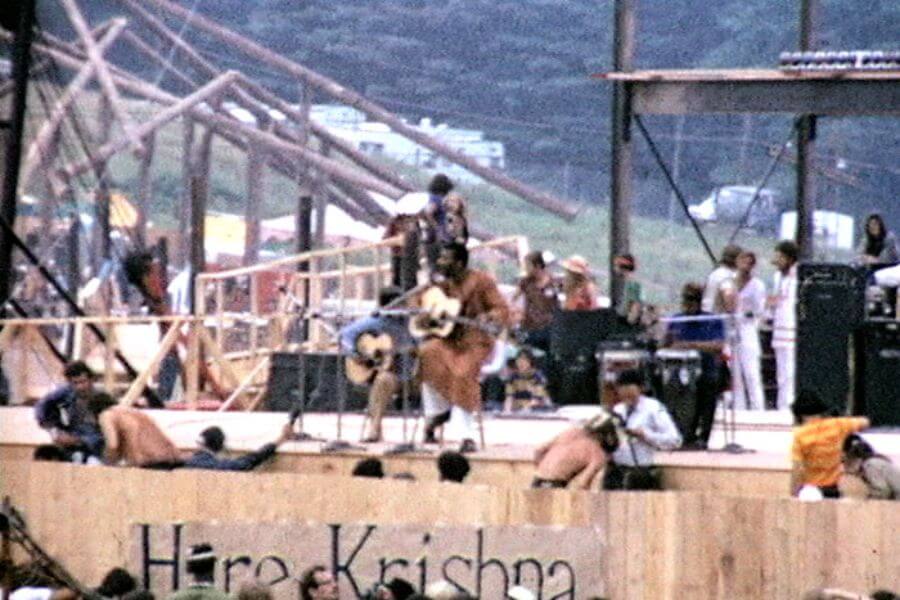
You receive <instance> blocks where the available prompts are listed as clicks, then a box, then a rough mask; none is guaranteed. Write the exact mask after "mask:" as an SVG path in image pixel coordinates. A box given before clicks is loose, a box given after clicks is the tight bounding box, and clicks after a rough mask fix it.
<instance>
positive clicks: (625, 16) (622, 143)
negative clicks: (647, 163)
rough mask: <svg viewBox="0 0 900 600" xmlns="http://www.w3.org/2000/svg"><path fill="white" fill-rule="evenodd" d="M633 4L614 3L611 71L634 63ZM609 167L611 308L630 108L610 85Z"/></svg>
mask: <svg viewBox="0 0 900 600" xmlns="http://www.w3.org/2000/svg"><path fill="white" fill-rule="evenodd" d="M634 10H635V0H615V15H616V23H615V31H614V35H613V40H614V41H613V43H614V47H613V70H614V71H616V72H622V71H630V70H631V69H632V68H633V63H634V32H635V14H634ZM612 127H613V132H612V165H611V167H610V193H609V196H610V203H609V281H610V288H611V289H610V298H611V299H612V301H613V304H614V305H615V303H616V302H618V299H619V298H620V297H621V291H622V288H623V286H624V281H623V280H622V278H621V277H619V275H618V274H617V273H616V271H615V269H614V268H613V259H614V258H615V256H616V255H617V254H625V253H627V252H629V251H630V250H629V248H630V245H631V242H630V237H631V236H630V233H629V230H630V227H631V176H632V168H631V166H632V145H631V140H632V137H631V105H630V101H629V97H628V89H627V88H626V87H625V84H624V83H621V82H616V83H615V84H613V98H612Z"/></svg>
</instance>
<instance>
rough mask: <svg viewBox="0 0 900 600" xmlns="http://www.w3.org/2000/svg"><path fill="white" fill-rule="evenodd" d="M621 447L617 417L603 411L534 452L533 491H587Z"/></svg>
mask: <svg viewBox="0 0 900 600" xmlns="http://www.w3.org/2000/svg"><path fill="white" fill-rule="evenodd" d="M618 446H619V435H618V431H617V429H616V421H615V417H614V415H613V414H612V413H610V412H609V411H606V410H603V411H601V413H600V414H599V415H597V416H596V417H594V418H592V419H590V420H588V421H587V422H586V423H584V424H583V425H580V426H576V427H571V428H569V429H567V430H565V431H563V432H562V433H560V434H559V435H557V436H556V437H554V438H553V439H552V440H550V441H549V442H547V443H545V444H542V445H540V446H538V448H537V449H536V450H535V451H534V463H535V465H536V468H535V476H534V479H533V480H532V482H531V487H533V488H565V487H570V488H572V489H582V490H586V489H589V488H590V485H591V481H593V479H594V477H595V476H596V475H597V473H599V472H600V470H601V469H603V467H604V466H605V465H606V464H607V460H608V458H609V456H610V455H612V453H613V452H615V451H616V449H617V448H618Z"/></svg>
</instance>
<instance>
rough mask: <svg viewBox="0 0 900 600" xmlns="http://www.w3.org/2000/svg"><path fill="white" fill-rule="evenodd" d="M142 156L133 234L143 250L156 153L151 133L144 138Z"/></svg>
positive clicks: (151, 197) (151, 199) (151, 200)
mask: <svg viewBox="0 0 900 600" xmlns="http://www.w3.org/2000/svg"><path fill="white" fill-rule="evenodd" d="M144 150H145V151H144V155H143V156H142V157H141V164H140V167H139V169H138V193H137V198H136V199H135V200H136V201H135V208H137V211H138V218H137V223H135V233H136V234H137V240H138V245H139V246H140V247H141V248H143V247H145V246H146V243H147V213H148V212H149V211H150V206H151V204H152V202H153V172H152V168H153V156H154V154H155V152H156V134H155V133H151V134H149V135H148V136H146V137H145V138H144Z"/></svg>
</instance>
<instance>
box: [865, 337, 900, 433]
mask: <svg viewBox="0 0 900 600" xmlns="http://www.w3.org/2000/svg"><path fill="white" fill-rule="evenodd" d="M855 350H856V351H855V354H856V372H855V378H854V391H855V400H856V401H855V403H854V408H855V410H854V412H856V414H860V415H866V416H868V417H869V419H870V420H871V421H872V425H874V426H876V427H877V426H894V427H897V426H900V323H898V322H897V321H893V320H891V321H879V322H870V323H866V324H865V325H863V327H862V328H861V330H860V331H859V333H858V334H857V336H856V348H855Z"/></svg>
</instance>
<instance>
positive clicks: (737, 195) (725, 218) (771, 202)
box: [688, 185, 782, 231]
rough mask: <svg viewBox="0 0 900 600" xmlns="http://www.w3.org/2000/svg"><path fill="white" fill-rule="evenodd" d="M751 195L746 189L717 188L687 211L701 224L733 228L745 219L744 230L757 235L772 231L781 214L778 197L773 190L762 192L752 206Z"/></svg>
mask: <svg viewBox="0 0 900 600" xmlns="http://www.w3.org/2000/svg"><path fill="white" fill-rule="evenodd" d="M755 193H756V187H754V186H750V185H726V186H721V187H717V188H715V189H714V190H713V191H712V192H711V193H710V194H709V196H707V197H706V198H704V199H703V201H702V202H700V203H699V204H692V205H690V206H688V211H689V212H690V213H691V216H692V217H694V219H696V220H697V221H700V222H703V223H711V222H718V223H735V224H736V223H740V222H741V220H742V219H744V218H745V215H746V219H745V220H744V225H745V226H746V227H750V228H752V229H756V230H757V231H776V230H777V228H778V226H779V224H780V216H781V211H782V199H781V194H780V193H779V192H778V191H777V190H773V189H770V188H763V189H761V190H760V191H759V196H758V198H757V199H756V201H755V202H753V197H754V194H755ZM751 202H753V204H752V208H751ZM748 208H749V211H750V212H749V214H748V213H747V211H748Z"/></svg>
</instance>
